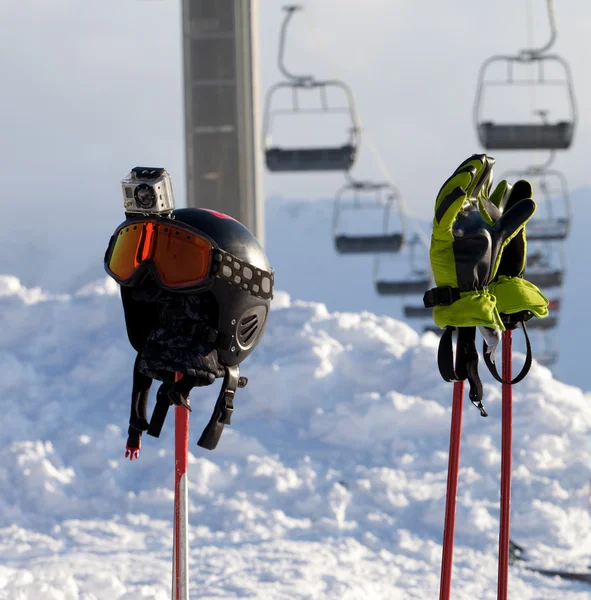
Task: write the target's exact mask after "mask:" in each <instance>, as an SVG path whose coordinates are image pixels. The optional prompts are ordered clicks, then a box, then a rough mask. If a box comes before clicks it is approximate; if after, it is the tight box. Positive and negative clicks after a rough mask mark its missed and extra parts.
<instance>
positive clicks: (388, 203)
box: [333, 179, 405, 254]
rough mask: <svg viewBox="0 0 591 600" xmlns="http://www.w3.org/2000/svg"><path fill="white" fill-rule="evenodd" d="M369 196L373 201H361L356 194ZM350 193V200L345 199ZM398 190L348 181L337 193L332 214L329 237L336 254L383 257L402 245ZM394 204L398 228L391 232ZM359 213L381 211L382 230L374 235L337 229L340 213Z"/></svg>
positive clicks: (372, 183) (401, 218)
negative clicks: (396, 211)
mask: <svg viewBox="0 0 591 600" xmlns="http://www.w3.org/2000/svg"><path fill="white" fill-rule="evenodd" d="M363 192H369V193H371V194H373V197H374V198H373V201H371V200H370V201H363V200H361V199H360V194H362V193H363ZM351 194H352V198H350V197H348V196H350V195H351ZM399 198H400V194H399V192H398V190H397V189H396V188H395V187H394V186H393V185H392V184H389V183H374V182H371V181H354V180H352V179H350V180H349V181H348V182H347V183H346V184H345V185H343V186H342V187H341V189H340V190H339V191H338V192H337V195H336V198H335V203H334V212H333V236H334V241H335V248H336V250H337V252H338V253H339V254H383V253H396V252H398V251H399V250H400V249H401V248H402V245H403V242H404V230H405V220H404V213H403V211H402V207H401V205H400V202H399ZM395 205H397V208H398V214H399V221H400V227H399V228H398V231H392V228H391V225H390V221H391V215H392V210H393V208H394V207H395ZM347 210H354V211H358V212H359V213H362V212H365V211H370V210H373V211H375V210H378V211H381V212H382V231H381V232H379V233H374V234H353V233H343V232H341V230H340V224H341V216H342V214H343V212H344V211H347Z"/></svg>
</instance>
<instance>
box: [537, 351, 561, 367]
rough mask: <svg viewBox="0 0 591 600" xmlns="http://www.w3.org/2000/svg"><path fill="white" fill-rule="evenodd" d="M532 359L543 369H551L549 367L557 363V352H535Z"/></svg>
mask: <svg viewBox="0 0 591 600" xmlns="http://www.w3.org/2000/svg"><path fill="white" fill-rule="evenodd" d="M534 358H535V359H536V360H537V361H538V363H539V364H541V365H542V366H543V367H551V366H553V365H555V364H556V363H557V361H558V351H557V350H546V351H543V352H536V353H535V356H534Z"/></svg>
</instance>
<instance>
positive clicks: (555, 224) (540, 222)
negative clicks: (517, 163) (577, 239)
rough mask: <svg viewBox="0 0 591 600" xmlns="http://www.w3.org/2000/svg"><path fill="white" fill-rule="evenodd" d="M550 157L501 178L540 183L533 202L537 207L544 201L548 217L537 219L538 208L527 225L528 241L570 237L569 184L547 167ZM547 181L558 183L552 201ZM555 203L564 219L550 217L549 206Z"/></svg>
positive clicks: (550, 209) (555, 239)
mask: <svg viewBox="0 0 591 600" xmlns="http://www.w3.org/2000/svg"><path fill="white" fill-rule="evenodd" d="M553 158H554V152H552V154H551V155H550V158H549V160H548V161H547V162H546V163H544V164H542V165H534V166H530V167H527V168H526V169H522V170H512V171H507V172H505V173H503V175H502V176H501V179H507V180H508V181H515V180H518V179H528V180H535V179H538V181H539V184H538V186H539V190H540V196H541V197H537V198H536V202H537V204H538V207H539V206H540V205H541V204H542V202H543V203H544V204H545V206H546V208H547V211H548V214H547V216H545V217H542V216H539V212H540V211H539V209H538V213H537V214H536V215H534V217H533V218H532V219H531V221H529V222H528V224H527V239H528V241H532V242H533V241H559V240H564V239H566V238H567V237H568V234H569V229H570V222H571V216H572V212H571V204H570V196H569V193H568V185H567V183H566V178H565V176H564V175H563V173H561V172H560V171H557V170H556V169H549V168H548V167H549V165H550V164H551V162H552V160H553ZM550 179H553V180H555V181H556V182H558V186H557V188H556V190H557V191H558V195H557V196H555V197H554V198H552V197H551V193H550V191H549V186H548V180H550ZM556 201H558V202H559V203H560V204H562V205H564V212H563V216H559V217H555V216H554V215H553V210H552V206H553V202H556Z"/></svg>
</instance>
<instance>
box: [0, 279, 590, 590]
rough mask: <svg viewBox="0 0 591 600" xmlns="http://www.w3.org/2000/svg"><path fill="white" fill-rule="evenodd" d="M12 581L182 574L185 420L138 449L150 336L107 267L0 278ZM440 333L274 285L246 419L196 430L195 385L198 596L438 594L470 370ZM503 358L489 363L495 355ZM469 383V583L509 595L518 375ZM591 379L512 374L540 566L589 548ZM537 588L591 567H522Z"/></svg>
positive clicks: (127, 582) (1, 566) (518, 488)
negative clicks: (173, 562) (126, 309)
mask: <svg viewBox="0 0 591 600" xmlns="http://www.w3.org/2000/svg"><path fill="white" fill-rule="evenodd" d="M0 320H1V323H0V326H1V331H2V335H1V336H0V356H1V358H2V360H0V391H1V394H2V396H1V397H2V406H3V421H2V422H3V428H2V437H1V439H0V599H1V600H4V599H11V600H13V599H15V598H19V600H22V599H31V600H32V599H35V600H46V599H47V600H49V599H51V600H74V599H76V600H82V599H84V600H103V599H105V600H107V599H108V600H131V599H132V598H133V599H134V600H135V599H136V598H138V597H140V598H147V599H154V600H161V599H162V600H163V599H165V598H168V597H169V595H170V550H171V545H172V532H171V516H172V467H173V464H172V460H173V439H172V419H171V422H168V423H166V425H165V431H164V432H163V434H162V437H161V438H160V439H154V438H150V437H147V436H146V437H145V439H144V442H143V448H142V455H141V458H140V460H139V462H135V461H134V462H133V463H130V462H129V461H126V460H125V459H124V457H123V454H124V446H125V438H126V433H125V432H126V429H127V420H128V416H129V415H128V410H129V406H128V404H129V395H130V390H131V370H132V365H133V359H134V356H133V352H132V350H131V347H130V346H129V343H128V341H127V338H126V334H125V329H124V325H123V315H122V310H121V306H120V300H119V295H118V290H117V288H116V286H113V285H112V283H111V282H109V280H108V279H102V280H100V281H97V282H94V283H92V284H90V285H87V286H85V287H84V288H82V289H81V290H80V291H79V292H78V293H75V294H73V295H71V296H68V297H65V296H59V297H58V296H52V295H50V294H45V293H43V292H42V291H40V290H39V291H35V290H26V289H25V288H23V287H22V286H21V285H20V283H19V282H18V280H16V279H15V278H10V277H2V278H0ZM436 350H437V338H436V337H435V336H434V335H432V334H426V335H424V336H422V337H421V336H419V335H418V334H417V333H416V332H415V331H414V330H413V329H411V328H410V327H408V326H407V325H406V324H404V323H401V322H399V321H396V320H394V319H392V318H389V317H380V316H376V315H374V314H371V313H367V312H362V313H331V312H329V311H328V310H327V308H326V306H325V305H323V304H319V303H314V302H302V301H292V300H291V299H290V297H289V296H288V295H287V294H285V293H281V292H280V293H278V294H277V295H276V298H275V300H274V306H273V311H272V313H271V317H270V321H269V326H268V330H267V333H266V335H265V338H264V339H263V341H262V343H261V344H260V346H259V348H258V349H257V351H256V352H255V353H254V355H253V356H252V357H251V358H250V359H249V360H248V361H247V362H246V363H245V364H244V366H243V369H242V372H243V374H245V375H247V376H248V377H249V380H250V381H249V385H248V386H247V387H246V388H245V389H243V390H239V392H238V394H237V398H236V403H235V404H236V411H235V415H234V418H233V424H232V427H228V428H226V431H225V432H224V436H223V438H222V441H221V443H220V445H219V447H218V449H217V450H216V451H214V452H207V451H205V450H202V449H201V448H198V447H197V446H196V440H197V439H198V436H199V434H200V433H201V430H202V429H203V427H204V426H205V424H206V423H207V421H208V419H209V416H210V412H211V409H212V405H213V402H214V400H215V397H216V396H217V386H214V387H215V389H213V388H212V389H205V390H204V389H201V390H198V391H195V393H194V394H193V396H192V399H193V406H194V411H193V413H192V415H191V457H190V480H191V485H190V490H189V499H190V515H189V521H190V527H191V531H190V535H191V567H190V568H191V594H192V596H191V597H193V598H211V599H213V598H236V597H250V598H261V599H262V598H265V599H287V598H289V599H293V598H302V599H303V598H308V599H309V598H318V599H320V598H322V599H337V598H338V599H339V600H342V599H348V600H351V599H367V598H372V599H373V598H375V599H378V600H379V599H380V598H384V599H386V598H388V599H391V598H397V599H398V598H400V599H415V598H416V599H419V598H420V599H424V598H434V597H437V590H438V581H439V568H440V558H441V538H442V526H443V509H444V499H445V487H446V468H447V447H448V442H449V439H448V436H449V420H450V406H451V401H450V398H451V386H450V384H446V383H445V382H443V381H442V380H441V378H440V376H439V374H438V372H437V368H436ZM483 374H484V373H483ZM485 393H486V397H485V403H486V406H487V409H488V411H489V414H490V416H489V418H488V419H483V418H481V417H480V415H479V412H478V410H476V409H475V408H473V407H472V406H471V404H470V403H469V402H468V401H467V403H466V405H465V414H464V436H463V444H462V463H461V467H462V468H461V472H460V489H459V497H458V524H457V540H456V543H457V551H456V563H455V568H454V597H455V598H458V599H459V600H461V599H464V598H465V599H468V598H470V599H473V598H494V597H496V544H497V531H498V496H499V471H500V411H501V405H500V388H499V386H498V385H497V384H495V383H493V382H492V380H491V379H490V378H488V377H486V378H485ZM589 400H590V398H589V396H588V395H585V394H584V393H583V392H581V390H579V389H577V388H574V387H571V386H568V385H565V384H563V383H560V382H558V381H556V380H554V379H553V378H552V376H551V373H550V372H549V371H548V370H547V369H546V368H544V367H541V366H539V365H537V364H534V365H533V367H532V370H531V372H530V375H529V376H528V378H527V380H526V381H525V382H524V383H522V384H520V385H518V386H516V388H515V392H514V407H515V431H514V485H513V530H512V535H513V537H514V539H515V540H516V541H518V542H519V543H520V544H522V545H524V546H525V547H526V548H528V553H529V556H530V558H531V559H532V563H533V562H535V563H536V564H538V565H542V564H543V565H545V566H569V567H570V566H581V567H585V566H586V562H587V560H586V559H587V557H588V555H589V551H590V549H591V548H590V547H591V520H590V518H589V513H588V500H587V497H588V491H589V477H588V463H587V452H586V451H587V447H588V438H589V433H590V429H591V406H590V405H589ZM510 585H511V594H512V596H514V597H518V598H520V599H524V600H525V599H534V598H535V599H536V600H538V599H541V598H552V599H555V598H557V597H559V596H560V595H564V594H568V597H569V598H587V597H588V594H589V590H588V588H585V587H584V586H583V584H580V583H578V584H577V583H571V582H568V583H566V582H562V581H555V580H553V579H548V578H543V577H541V576H539V575H535V574H533V573H530V572H527V571H526V570H524V569H523V568H521V567H515V568H513V570H512V572H511V580H510Z"/></svg>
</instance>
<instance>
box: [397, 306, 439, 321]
mask: <svg viewBox="0 0 591 600" xmlns="http://www.w3.org/2000/svg"><path fill="white" fill-rule="evenodd" d="M403 311H404V316H405V317H406V318H407V319H425V318H429V317H432V316H433V309H432V308H425V307H424V306H421V305H419V304H416V305H415V304H406V305H405V306H404V307H403Z"/></svg>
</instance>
